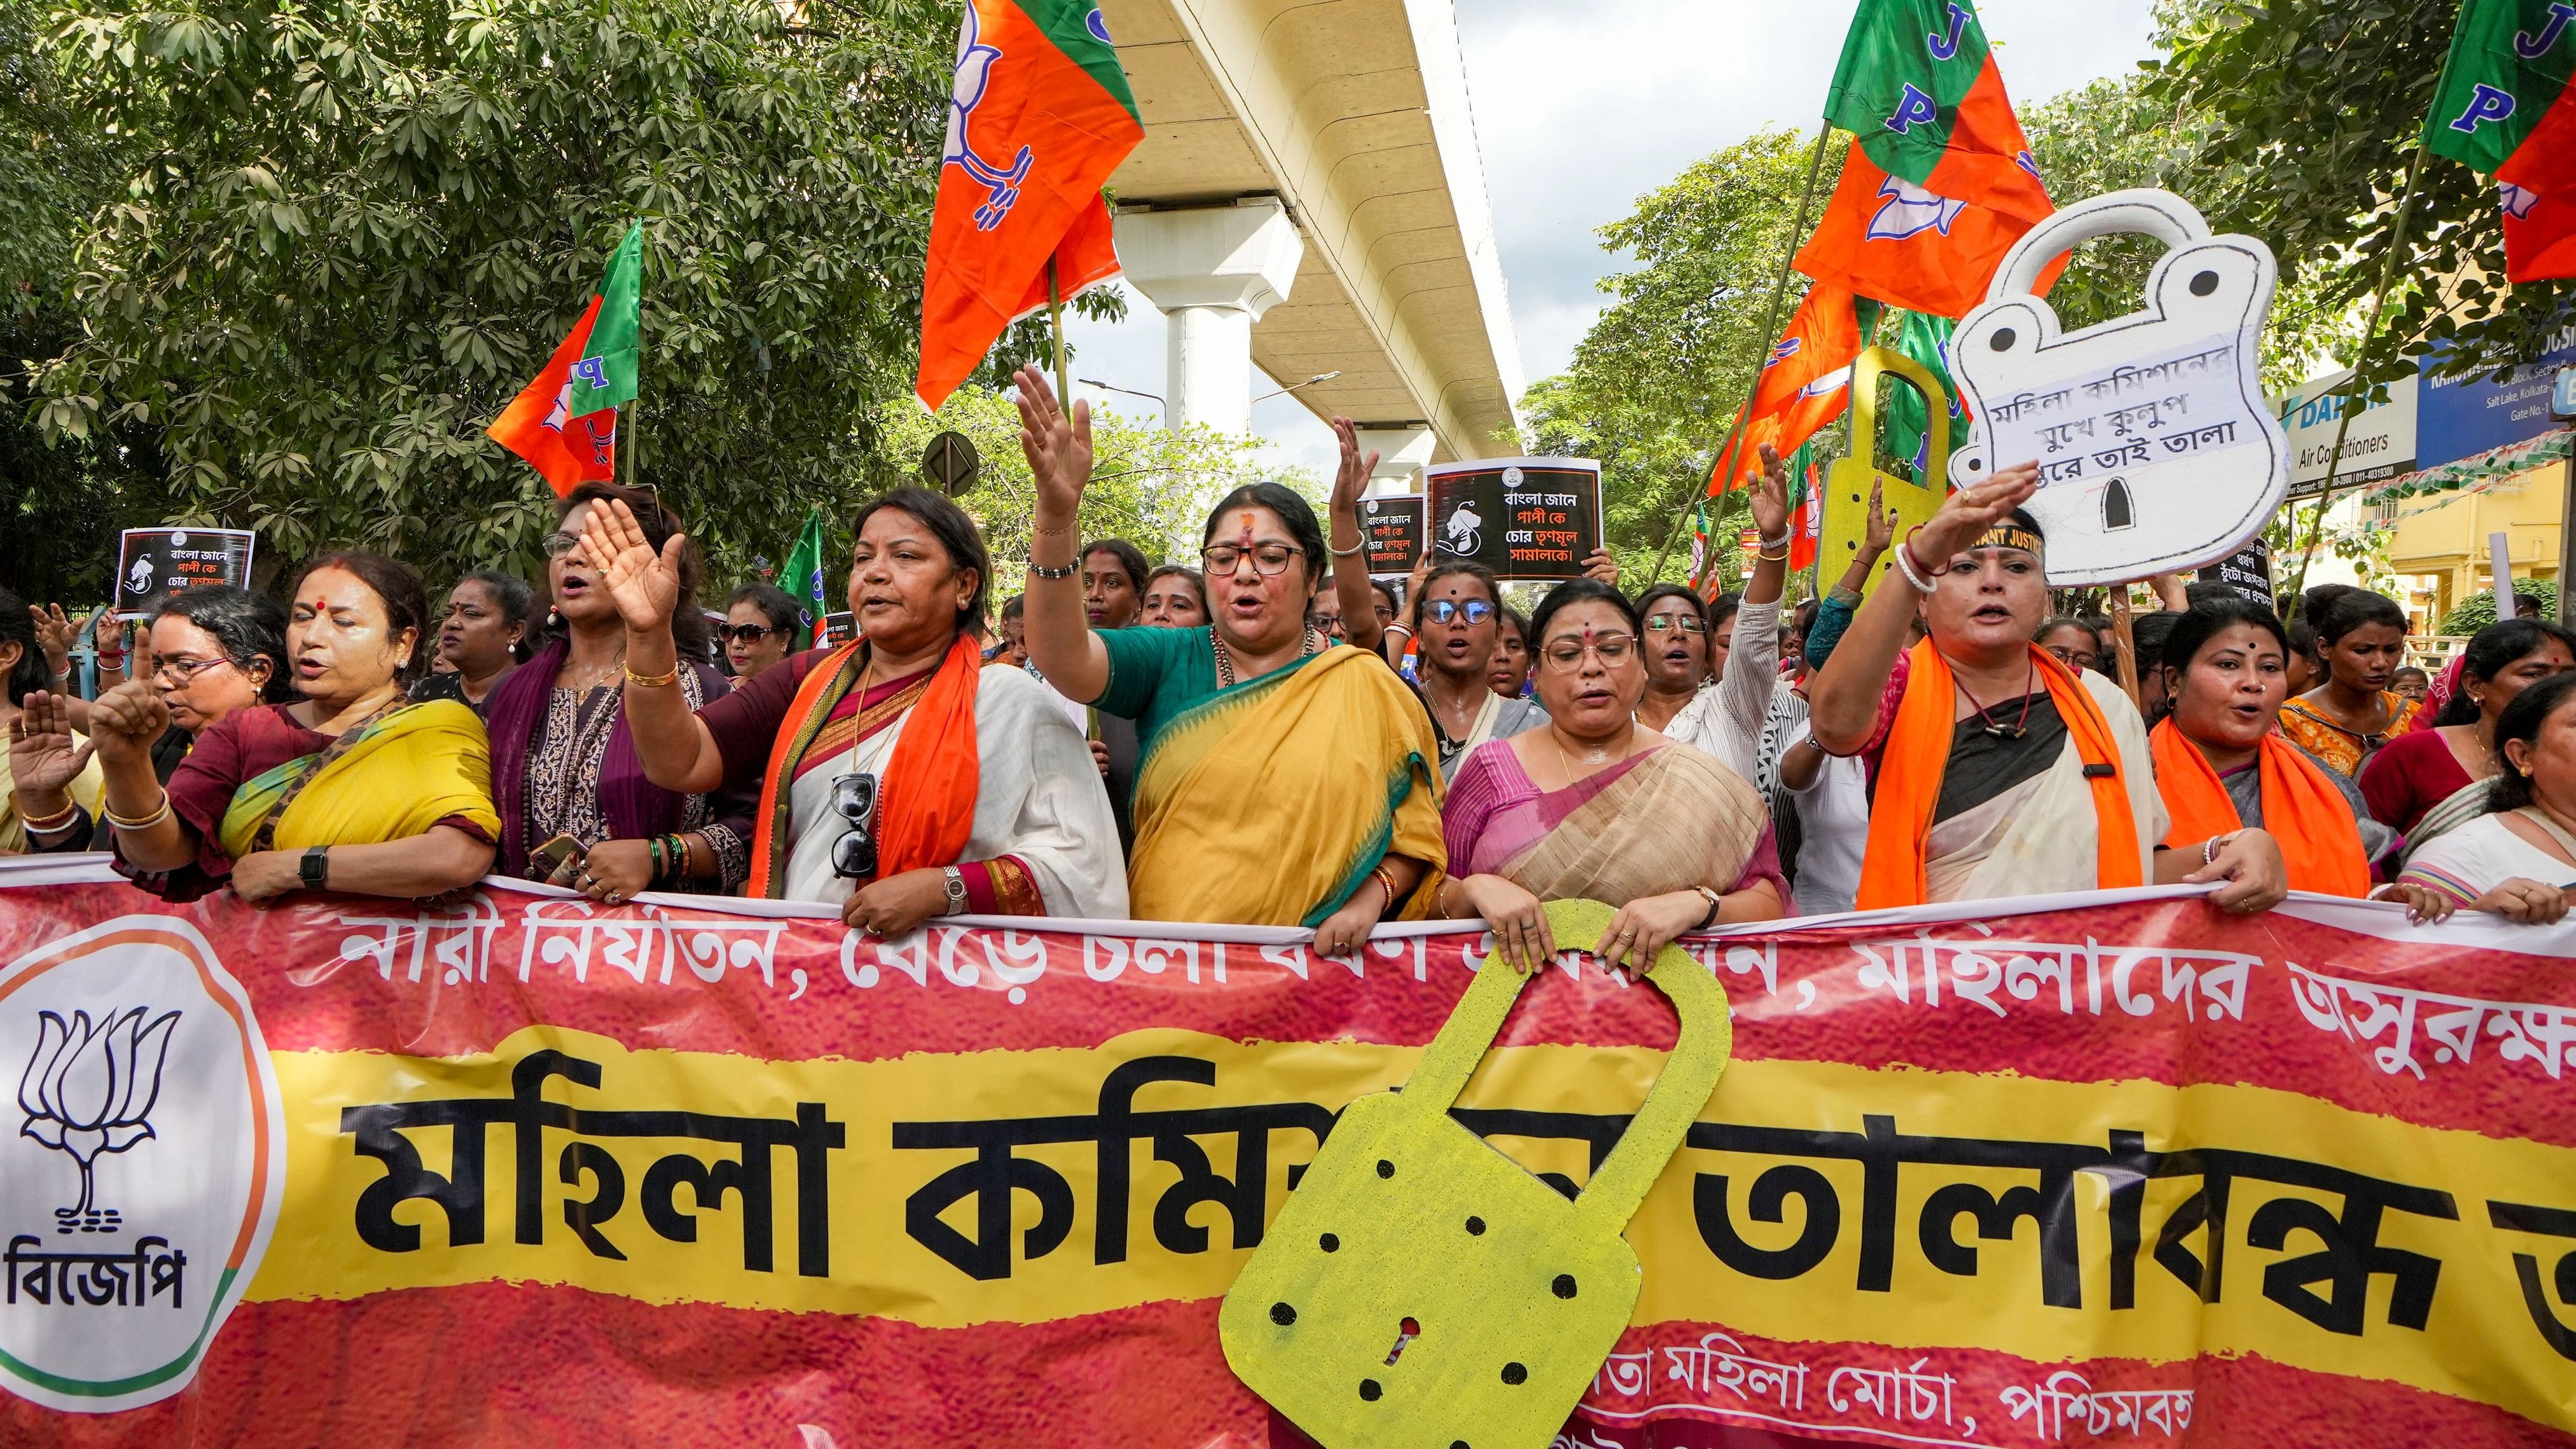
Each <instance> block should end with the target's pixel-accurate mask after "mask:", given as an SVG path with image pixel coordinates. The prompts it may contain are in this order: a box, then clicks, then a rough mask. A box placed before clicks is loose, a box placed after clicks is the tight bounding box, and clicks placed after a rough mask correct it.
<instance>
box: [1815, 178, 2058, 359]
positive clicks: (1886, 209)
mask: <svg viewBox="0 0 2576 1449" xmlns="http://www.w3.org/2000/svg"><path fill="white" fill-rule="evenodd" d="M2030 185H2031V189H2032V190H2034V191H2038V188H2039V183H2038V180H2037V179H2036V178H2032V179H2031V182H2030ZM2038 194H2039V199H2040V201H2041V202H2042V203H2045V201H2046V199H2047V193H2046V192H2045V191H2038ZM2025 210H2026V208H2025ZM2042 215H2045V213H2044V212H2043V213H2042ZM2032 223H2033V219H2032V218H2030V217H2029V216H2027V215H2026V214H2022V212H2018V211H2003V210H1999V209H1997V208H1995V207H1992V206H1986V205H1981V204H1979V203H1976V202H1972V201H1961V200H1955V199H1953V198H1950V197H1945V196H1939V195H1936V194H1934V193H1933V192H1930V191H1928V190H1925V189H1924V188H1923V187H1921V186H1917V185H1915V184H1914V183H1913V182H1911V181H1907V180H1905V179H1904V178H1903V177H1899V176H1890V175H1889V174H1887V173H1886V172H1884V171H1881V170H1880V169H1878V165H1877V163H1875V162H1873V161H1871V160H1870V158H1869V153H1868V152H1866V151H1864V150H1862V149H1861V145H1860V143H1859V142H1858V141H1855V142H1853V143H1852V148H1851V154H1850V155H1849V156H1847V157H1845V158H1844V160H1843V176H1842V180H1841V182H1840V183H1839V184H1837V185H1836V186H1835V187H1834V198H1833V200H1832V201H1831V202H1830V203H1828V204H1827V205H1826V207H1825V214H1824V216H1823V218H1822V219H1821V220H1819V221H1818V222H1817V223H1816V231H1815V235H1813V236H1811V237H1809V238H1808V239H1807V244H1806V246H1805V247H1803V248H1801V249H1800V250H1799V252H1798V258H1797V267H1798V270H1799V271H1802V272H1805V273H1806V274H1807V275H1808V276H1811V277H1836V278H1840V279H1841V280H1842V281H1843V282H1845V283H1847V284H1848V285H1849V286H1850V287H1851V288H1852V290H1853V291H1855V292H1858V293H1859V294H1861V295H1862V296H1864V297H1875V298H1877V299H1878V300H1880V301H1882V302H1885V303H1888V304H1889V305H1891V306H1897V307H1905V308H1909V309H1911V310H1913V311H1916V312H1929V313H1931V314H1933V315H1934V316H1938V317H1953V318H1955V317H1960V316H1964V315H1965V314H1966V313H1967V311H1968V309H1969V308H1971V307H1974V306H1976V305H1977V304H1978V303H1980V302H1983V301H1984V300H1986V287H1987V284H1988V283H1990V282H1992V281H1993V280H1994V278H1995V269H1996V268H1997V267H1999V266H2001V265H2003V260H2004V253H2006V252H2008V251H2011V250H2012V245H2013V243H2014V242H2017V241H2019V240H2021V237H2022V233H2024V232H2026V231H2029V230H2030V228H2031V226H2032ZM2064 270H2066V258H2064V257H2059V258H2058V259H2057V260H2055V261H2053V262H2051V263H2049V265H2048V268H2047V270H2045V271H2043V272H2041V273H2040V278H2039V291H2040V292H2041V293H2042V294H2045V293H2046V292H2047V291H2048V289H2049V288H2050V287H2051V286H2053V285H2055V284H2056V281H2057V274H2058V273H2060V272H2062V271H2064Z"/></svg>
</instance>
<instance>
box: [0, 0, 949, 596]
mask: <svg viewBox="0 0 2576 1449" xmlns="http://www.w3.org/2000/svg"><path fill="white" fill-rule="evenodd" d="M955 23H956V22H955V18H954V10H953V8H950V7H943V6H940V5H937V4H935V3H933V0H869V3H868V4H866V5H865V6H864V7H861V6H855V5H853V6H847V7H843V6H830V7H826V6H821V5H817V6H813V7H811V8H810V9H796V8H789V9H786V10H782V8H781V7H780V6H777V5H774V4H772V3H770V0H546V3H536V0H447V3H444V4H430V3H423V0H182V3H181V4H179V5H177V6H175V7H162V6H146V5H143V4H141V3H138V0H89V3H85V4H84V5H82V6H81V8H80V9H78V10H77V11H75V12H71V13H69V14H67V15H65V16H64V17H63V28H62V30H61V32H60V35H61V39H60V42H59V46H58V54H59V57H60V63H61V65H62V67H63V70H64V75H63V85H64V87H65V96H66V98H67V101H68V103H69V104H71V105H73V106H76V107H78V108H81V109H82V110H83V111H85V112H87V113H89V114H93V115H95V116H97V117H99V118H100V119H101V120H102V121H103V122H105V123H106V124H107V125H109V126H112V127H113V128H114V130H115V133H116V134H118V135H123V136H134V137H149V138H151V144H150V146H149V147H148V148H138V158H137V160H136V163H135V164H134V165H133V166H132V167H131V169H130V171H129V172H128V174H127V175H126V176H125V177H124V178H123V185H122V187H121V188H120V191H121V194H120V195H118V196H117V197H116V198H115V199H114V200H113V203H112V204H111V205H108V206H107V207H105V208H104V209H103V210H102V211H101V212H100V213H99V215H98V217H97V219H96V221H95V223H94V224H93V225H92V226H90V227H89V228H88V229H87V231H86V234H85V235H83V236H82V237H81V239H80V244H79V247H78V251H77V254H76V259H75V263H74V268H73V275H74V280H73V287H72V294H73V297H74V299H75V301H76V303H77V305H78V308H79V311H80V314H81V316H82V318H83V319H84V322H85V324H86V330H85V332H84V334H83V335H81V336H80V337H79V338H78V339H77V340H76V341H75V342H74V343H73V345H71V346H70V347H69V348H68V350H66V351H65V352H64V353H63V354H62V355H61V356H60V357H58V358H57V359H55V360H53V361H52V362H50V363H48V364H46V365H45V366H43V367H42V368H40V369H39V386H40V387H41V390H42V393H43V396H44V399H45V401H44V404H43V406H42V409H41V412H40V419H41V422H42V425H43V426H44V428H45V430H46V432H47V434H48V435H49V436H51V437H54V438H59V439H68V440H73V441H75V442H79V441H82V440H95V439H98V438H100V437H102V436H104V435H107V434H109V433H112V432H114V431H116V430H120V429H149V430H151V431H152V432H153V433H154V434H156V435H157V439H158V444H159V447H158V455H159V463H158V467H159V469H160V481H161V484H162V488H163V498H162V500H161V502H162V504H163V511H164V512H166V513H168V514H170V515H171V516H173V517H175V518H178V519H181V520H184V521H206V522H213V521H221V522H225V523H233V524H242V525H248V526H252V527H256V528H257V529H258V530H259V531H260V534H261V537H262V542H263V544H264V546H265V547H266V549H267V550H269V552H270V557H271V558H272V559H275V560H283V559H284V558H289V557H293V556H295V555H297V554H300V553H303V552H305V551H307V550H309V549H311V548H314V547H316V546H318V545H321V544H324V543H329V542H340V541H354V542H359V543H364V544H367V545H370V546H374V547H378V548H383V549H386V550H389V551H392V552H395V553H398V554H400V555H402V556H404V557H406V558H408V559H410V560H411V561H413V562H414V563H416V564H419V565H421V566H422V567H423V568H424V569H425V570H426V571H428V572H429V573H430V574H431V575H432V577H433V578H437V577H439V576H442V575H445V574H448V573H452V572H454V571H457V570H461V569H464V568H467V567H472V566H476V565H483V564H490V563H493V562H496V561H505V560H510V559H516V560H518V561H521V562H523V563H533V560H534V548H533V546H534V544H535V541H536V539H537V538H538V536H539V535H541V534H542V533H543V532H544V531H545V530H546V528H547V527H548V526H549V522H548V521H549V519H550V516H551V504H552V501H553V500H552V498H551V495H549V494H548V493H547V492H546V490H545V487H544V485H543V484H542V482H540V481H539V480H537V478H536V477H535V475H534V473H533V472H532V471H531V470H529V469H528V468H527V467H526V466H525V465H524V464H522V463H521V462H519V461H518V460H517V459H516V458H514V457H512V456H510V455H509V454H507V453H506V452H504V451H503V450H502V449H500V448H499V447H498V446H497V445H496V444H494V443H492V442H491V441H490V440H488V439H487V438H485V437H484V436H483V432H482V429H483V427H484V426H485V425H486V424H487V423H488V422H489V421H490V420H491V419H492V418H493V417H495V416H496V415H497V414H498V413H499V412H500V410H501V408H502V406H503V405H504V404H505V403H506V402H507V401H508V400H509V398H510V397H511V395H512V394H513V393H515V392H516V391H517V390H518V388H519V387H520V386H521V385H523V384H524V383H525V382H526V381H527V379H528V378H530V377H531V376H533V375H534V374H535V372H536V370H537V368H538V367H539V366H540V365H541V364H542V363H543V361H544V359H545V357H546V356H547V354H548V353H549V352H550V351H551V350H552V349H553V347H554V345H555V344H556V342H557V341H559V340H560V339H561V338H562V336H563V335H564V333H565V332H566V331H567V330H568V329H569V328H570V326H571V325H572V323H573V321H574V320H575V318H576V317H577V316H578V314H579V312H580V310H581V308H582V307H583V305H584V304H585V303H586V302H587V300H588V295H589V289H590V288H591V287H592V286H593V285H594V284H595V283H596V281H597V279H598V276H599V273H600V270H601V268H602V265H603V263H604V261H605V256H606V251H607V249H608V248H609V247H611V246H613V245H614V244H615V243H616V241H617V239H618V237H619V236H620V235H621V234H622V233H623V232H624V231H625V229H626V227H627V225H628V224H629V223H630V222H631V221H632V220H634V219H635V218H638V217H641V218H642V219H643V221H644V224H645V238H646V253H645V304H644V318H643V322H644V334H643V346H644V391H643V397H642V400H641V401H642V413H641V419H640V425H638V426H635V427H634V428H633V431H634V433H635V435H636V438H637V445H638V448H639V450H640V455H641V456H640V475H641V480H642V481H643V482H646V483H648V484H653V485H656V486H658V487H660V488H661V489H662V490H663V491H664V494H665V496H666V497H668V498H669V499H670V500H671V501H672V502H673V503H674V504H675V505H676V506H677V507H678V508H679V509H680V510H681V512H682V513H683V515H684V516H685V517H687V518H688V519H690V520H691V521H692V522H693V523H694V524H696V525H698V526H699V527H700V528H702V529H703V530H705V532H706V533H707V534H708V535H709V536H708V537H707V538H706V542H707V543H708V544H709V545H710V546H711V548H712V549H713V551H714V553H715V555H716V557H717V561H718V565H719V569H720V570H723V569H725V568H726V567H727V566H728V565H738V564H739V562H740V560H741V559H742V558H743V557H744V556H746V555H747V553H748V552H749V550H750V548H751V547H752V546H754V545H756V544H759V543H764V542H766V543H769V544H770V546H771V547H773V548H774V547H776V546H777V544H776V540H780V539H783V538H786V537H788V536H790V535H792V534H793V532H794V529H795V526H796V523H797V521H798V520H799V519H801V517H802V516H803V514H804V511H805V508H806V507H807V505H808V504H809V503H820V504H822V505H823V506H824V507H825V508H826V509H827V510H831V511H838V510H840V509H842V508H843V507H845V506H846V505H847V504H848V503H850V502H851V501H853V500H854V499H855V497H856V496H857V495H859V494H860V493H862V492H864V491H866V490H869V489H871V488H873V487H877V486H882V485H883V484H884V483H886V482H889V481H893V474H894V469H893V467H892V465H891V464H890V463H889V462H888V461H887V460H886V455H885V454H884V453H883V452H882V451H881V450H879V449H878V448H877V446H876V443H877V434H878V433H879V431H880V428H881V423H880V419H881V417H882V415H883V408H884V406H885V405H886V403H887V402H888V400H889V399H892V398H897V397H901V396H904V395H906V394H908V392H909V390H910V383H911V377H912V370H913V360H914V345H913V335H914V333H913V329H914V326H915V319H917V317H918V315H919V296H920V269H921V257H922V252H923V247H924V244H925V239H926V235H927V223H928V215H929V199H930V194H931V187H932V185H933V183H934V181H935V177H936V170H937V156H938V145H939V139H940V126H941V118H942V114H943V112H942V108H941V104H940V102H941V99H942V97H943V96H944V94H945V91H946V86H947V69H948V60H949V52H950V48H951V46H952V44H953V34H954V27H955ZM630 416H631V415H630Z"/></svg>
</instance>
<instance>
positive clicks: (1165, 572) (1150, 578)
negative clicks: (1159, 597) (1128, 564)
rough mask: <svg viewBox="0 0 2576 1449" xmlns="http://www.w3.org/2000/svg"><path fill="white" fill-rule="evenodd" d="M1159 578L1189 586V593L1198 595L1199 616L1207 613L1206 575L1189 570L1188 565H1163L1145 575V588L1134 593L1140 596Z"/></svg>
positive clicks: (1192, 569) (1195, 570)
mask: <svg viewBox="0 0 2576 1449" xmlns="http://www.w3.org/2000/svg"><path fill="white" fill-rule="evenodd" d="M1160 578H1176V579H1179V580H1181V581H1182V582H1183V583H1186V584H1188V585H1189V586H1190V592H1191V593H1193V594H1196V595H1198V599H1199V612H1200V613H1201V614H1205V613H1207V611H1208V606H1207V576H1206V575H1204V574H1202V573H1200V572H1199V571H1198V570H1197V569H1194V568H1191V567H1190V566H1189V565H1188V564H1165V565H1163V566H1162V567H1161V568H1158V569H1156V570H1154V571H1153V572H1152V573H1150V574H1147V575H1145V588H1143V589H1138V590H1137V591H1136V592H1138V593H1140V594H1141V593H1143V592H1145V589H1150V588H1152V587H1153V586H1154V580H1156V579H1160Z"/></svg>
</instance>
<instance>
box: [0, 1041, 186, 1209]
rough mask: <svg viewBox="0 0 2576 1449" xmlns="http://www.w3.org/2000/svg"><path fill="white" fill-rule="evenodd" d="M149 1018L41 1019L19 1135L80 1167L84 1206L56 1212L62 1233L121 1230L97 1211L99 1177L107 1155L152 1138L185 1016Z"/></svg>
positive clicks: (23, 1086)
mask: <svg viewBox="0 0 2576 1449" xmlns="http://www.w3.org/2000/svg"><path fill="white" fill-rule="evenodd" d="M150 1013H151V1008H150V1007H148V1006H138V1007H136V1008H134V1009H133V1010H131V1011H126V1012H117V1011H109V1012H108V1013H106V1014H105V1015H104V1016H102V1017H101V1018H100V1019H99V1020H98V1021H97V1022H96V1023H95V1024H93V1023H92V1022H91V1021H90V1015H89V1013H88V1012H86V1011H75V1012H73V1013H72V1016H71V1020H70V1021H69V1022H65V1021H64V1020H63V1018H62V1017H61V1016H60V1015H59V1014H57V1013H55V1012H51V1011H46V1012H40V1013H38V1019H37V1024H36V1050H35V1053H34V1054H33V1055H32V1056H30V1057H29V1058H28V1059H27V1070H26V1072H25V1074H24V1075H23V1076H21V1077H20V1078H19V1079H18V1106H19V1107H20V1109H22V1110H23V1111H25V1112H26V1114H27V1120H26V1123H25V1124H24V1125H23V1126H21V1127H20V1128H19V1129H18V1130H19V1132H20V1133H21V1135H24V1136H28V1137H33V1138H34V1139H36V1140H37V1141H38V1142H41V1143H43V1144H44V1145H46V1146H47V1147H50V1148H53V1149H54V1150H55V1151H57V1152H63V1153H68V1154H70V1156H71V1159H72V1161H73V1162H75V1163H77V1164H79V1166H80V1201H78V1202H76V1203H74V1204H73V1205H72V1206H70V1207H67V1208H56V1209H54V1218H55V1220H56V1225H55V1228H54V1231H55V1232H58V1233H68V1232H71V1231H73V1230H74V1229H75V1228H77V1229H78V1230H79V1231H81V1232H85V1233H101V1232H105V1233H112V1232H115V1231H116V1230H117V1228H118V1226H119V1219H120V1215H119V1214H118V1213H117V1211H116V1210H115V1209H113V1208H105V1209H102V1208H99V1207H97V1206H96V1205H95V1202H96V1191H95V1182H94V1180H93V1174H94V1172H95V1169H96V1167H97V1163H98V1159H99V1158H100V1157H101V1156H102V1155H104V1154H106V1153H110V1152H123V1151H125V1150H126V1149H127V1148H129V1147H132V1146H133V1145H134V1144H135V1143H137V1142H140V1141H142V1140H143V1139H145V1138H147V1137H150V1136H152V1135H153V1131H152V1123H151V1122H150V1121H149V1120H148V1119H149V1118H150V1116H151V1113H152V1104H153V1103H154V1102H156V1101H158V1100H160V1096H161V1064H162V1062H163V1060H164V1059H165V1058H167V1056H168V1055H169V1051H170V1029H171V1028H172V1027H173V1026H175V1025H176V1024H177V1023H178V1020H179V1013H178V1012H175V1011H165V1012H163V1013H162V1014H161V1015H160V1016H158V1017H154V1018H152V1020H151V1021H150V1022H149V1023H148V1024H147V1023H146V1021H145V1018H146V1017H147V1016H149V1015H150Z"/></svg>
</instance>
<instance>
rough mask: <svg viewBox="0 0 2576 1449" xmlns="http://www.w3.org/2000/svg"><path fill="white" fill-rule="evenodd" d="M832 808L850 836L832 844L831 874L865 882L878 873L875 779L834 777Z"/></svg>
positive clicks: (847, 776) (852, 776)
mask: <svg viewBox="0 0 2576 1449" xmlns="http://www.w3.org/2000/svg"><path fill="white" fill-rule="evenodd" d="M832 808H833V809H834V810H835V811H837V812H839V814H840V817H841V818H842V819H843V820H846V821H848V822H849V826H850V832H849V834H847V835H844V836H842V837H841V838H840V839H838V840H836V841H834V842H832V874H834V875H837V876H840V877H841V878H843V879H844V880H866V879H868V878H869V877H870V876H873V875H875V874H876V873H877V832H876V816H877V777H876V776H874V775H835V776H833V777H832Z"/></svg>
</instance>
